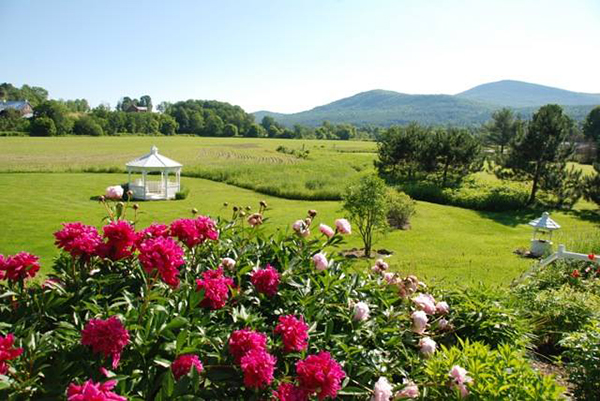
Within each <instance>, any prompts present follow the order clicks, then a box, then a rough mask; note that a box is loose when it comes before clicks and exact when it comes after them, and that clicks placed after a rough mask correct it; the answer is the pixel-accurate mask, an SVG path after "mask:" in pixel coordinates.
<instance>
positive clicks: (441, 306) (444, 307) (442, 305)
mask: <svg viewBox="0 0 600 401" xmlns="http://www.w3.org/2000/svg"><path fill="white" fill-rule="evenodd" d="M449 310H450V306H448V303H447V302H444V301H442V302H438V303H437V304H436V305H435V311H436V312H437V313H439V314H440V315H445V314H447V313H448V311H449Z"/></svg>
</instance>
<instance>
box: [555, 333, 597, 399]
mask: <svg viewBox="0 0 600 401" xmlns="http://www.w3.org/2000/svg"><path fill="white" fill-rule="evenodd" d="M560 345H561V346H562V347H564V349H565V351H564V353H563V355H562V358H563V360H564V363H565V367H566V369H567V372H568V374H569V381H570V382H571V383H573V385H574V386H575V390H574V393H575V397H577V399H581V400H598V399H600V363H598V361H600V322H598V321H595V322H593V323H592V324H590V325H588V326H586V327H585V328H583V329H582V330H580V331H577V332H574V333H571V334H569V335H567V336H566V337H565V338H564V339H562V340H561V341H560Z"/></svg>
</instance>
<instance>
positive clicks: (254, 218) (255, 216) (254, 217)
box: [248, 213, 263, 227]
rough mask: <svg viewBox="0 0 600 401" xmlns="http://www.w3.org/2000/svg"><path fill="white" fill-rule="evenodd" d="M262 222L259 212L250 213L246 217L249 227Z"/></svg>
mask: <svg viewBox="0 0 600 401" xmlns="http://www.w3.org/2000/svg"><path fill="white" fill-rule="evenodd" d="M262 223H263V216H262V214H260V213H252V214H251V215H250V216H249V217H248V224H249V225H250V227H256V226H260V225H261V224H262Z"/></svg>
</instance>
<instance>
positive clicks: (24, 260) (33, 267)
mask: <svg viewBox="0 0 600 401" xmlns="http://www.w3.org/2000/svg"><path fill="white" fill-rule="evenodd" d="M39 270H40V264H39V262H38V257H37V256H35V255H32V254H30V253H27V252H19V253H17V254H16V255H13V256H9V257H8V258H4V257H3V256H2V255H0V279H7V280H9V281H21V280H25V279H27V278H33V277H35V275H36V274H37V272H38V271H39Z"/></svg>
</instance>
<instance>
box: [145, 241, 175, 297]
mask: <svg viewBox="0 0 600 401" xmlns="http://www.w3.org/2000/svg"><path fill="white" fill-rule="evenodd" d="M139 250H140V256H139V259H140V263H141V264H142V266H144V269H145V270H146V272H147V273H148V274H151V273H152V271H154V270H155V269H156V270H158V273H159V274H160V278H161V279H162V281H164V282H165V283H167V284H168V285H170V286H171V287H178V286H179V277H178V276H179V270H178V268H179V266H181V265H182V264H183V263H184V260H183V249H181V248H180V247H179V245H177V242H175V241H174V240H173V239H172V238H165V237H155V238H150V239H147V240H145V241H142V242H141V243H140V245H139Z"/></svg>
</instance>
